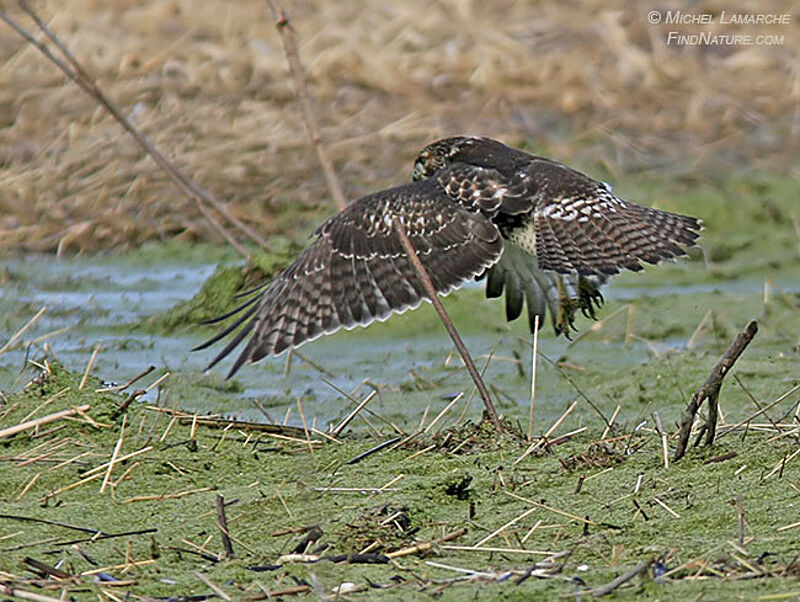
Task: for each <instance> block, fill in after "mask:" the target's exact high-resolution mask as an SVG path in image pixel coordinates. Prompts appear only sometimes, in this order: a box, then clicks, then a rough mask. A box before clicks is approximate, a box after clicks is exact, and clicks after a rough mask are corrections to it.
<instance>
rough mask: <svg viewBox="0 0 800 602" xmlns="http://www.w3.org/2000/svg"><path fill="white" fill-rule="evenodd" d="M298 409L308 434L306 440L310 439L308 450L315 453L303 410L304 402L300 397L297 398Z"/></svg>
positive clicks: (304, 429)
mask: <svg viewBox="0 0 800 602" xmlns="http://www.w3.org/2000/svg"><path fill="white" fill-rule="evenodd" d="M297 411H298V412H299V413H300V421H301V422H302V423H303V431H304V432H305V435H306V441H308V451H309V452H311V453H312V454H313V453H314V445H313V444H312V443H311V434H310V433H309V431H308V424H307V423H306V414H305V412H304V411H303V403H302V402H301V401H300V398H299V397H298V398H297Z"/></svg>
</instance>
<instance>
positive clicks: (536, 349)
mask: <svg viewBox="0 0 800 602" xmlns="http://www.w3.org/2000/svg"><path fill="white" fill-rule="evenodd" d="M538 355H539V314H536V315H535V316H534V317H533V356H532V357H531V411H530V415H529V416H528V441H533V417H534V411H535V408H536V363H537V356H538Z"/></svg>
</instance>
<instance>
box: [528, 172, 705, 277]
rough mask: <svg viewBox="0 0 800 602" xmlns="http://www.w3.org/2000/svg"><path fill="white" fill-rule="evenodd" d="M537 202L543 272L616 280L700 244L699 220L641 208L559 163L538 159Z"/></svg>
mask: <svg viewBox="0 0 800 602" xmlns="http://www.w3.org/2000/svg"><path fill="white" fill-rule="evenodd" d="M527 175H528V181H529V184H530V197H531V198H532V199H534V203H533V205H534V208H533V217H534V223H535V225H536V235H537V238H536V254H537V257H538V260H539V265H540V267H542V268H544V269H550V270H555V271H557V272H561V273H568V272H572V271H576V272H578V273H579V274H581V275H587V276H588V275H597V276H599V275H613V274H616V273H618V272H619V271H620V270H622V269H629V270H633V271H638V270H641V269H642V266H641V264H640V263H639V262H640V261H644V262H646V263H658V262H659V261H661V260H662V259H668V258H671V257H676V256H678V255H683V254H685V250H684V249H683V247H682V246H681V245H685V246H692V245H693V244H695V241H696V240H697V237H698V236H699V231H700V228H701V224H700V222H699V220H697V219H695V218H692V217H688V216H684V215H678V214H675V213H670V212H667V211H661V210H659V209H651V208H649V207H642V206H640V205H636V204H634V203H629V202H628V201H624V200H622V199H620V198H618V197H617V196H615V195H614V194H613V193H612V192H611V191H610V189H609V188H608V187H607V186H606V185H604V184H602V183H600V182H598V181H596V180H593V179H592V178H590V177H589V176H586V175H584V174H582V173H580V172H578V171H575V170H574V169H570V168H569V167H567V166H566V165H562V164H561V163H557V162H555V161H548V160H545V159H535V160H533V161H531V163H530V165H529V167H528V169H527Z"/></svg>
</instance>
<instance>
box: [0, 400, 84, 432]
mask: <svg viewBox="0 0 800 602" xmlns="http://www.w3.org/2000/svg"><path fill="white" fill-rule="evenodd" d="M91 407H92V406H90V405H88V404H87V405H82V406H78V407H76V408H70V409H69V410H61V411H60V412H56V413H55V414H48V415H47V416H42V417H41V418H36V419H35V420H28V421H27V422H23V423H21V424H17V425H16V426H10V427H8V428H6V429H3V430H2V431H0V439H3V438H4V437H10V436H11V435H16V434H17V433H21V432H22V431H27V430H28V429H32V428H36V427H39V426H43V425H45V424H50V423H51V422H55V421H57V420H63V419H64V418H69V417H70V416H74V415H75V414H80V413H81V412H86V411H88V410H90V409H91Z"/></svg>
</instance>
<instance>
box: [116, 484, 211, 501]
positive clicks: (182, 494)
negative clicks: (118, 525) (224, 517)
mask: <svg viewBox="0 0 800 602" xmlns="http://www.w3.org/2000/svg"><path fill="white" fill-rule="evenodd" d="M211 490H212V488H211V487H199V488H197V489H187V490H185V491H177V492H175V493H162V494H158V495H136V496H134V497H130V498H128V499H127V500H123V501H122V503H123V504H131V503H133V502H152V501H156V502H161V501H162V500H176V499H179V498H182V497H186V496H187V495H194V494H195V493H204V492H206V491H211Z"/></svg>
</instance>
